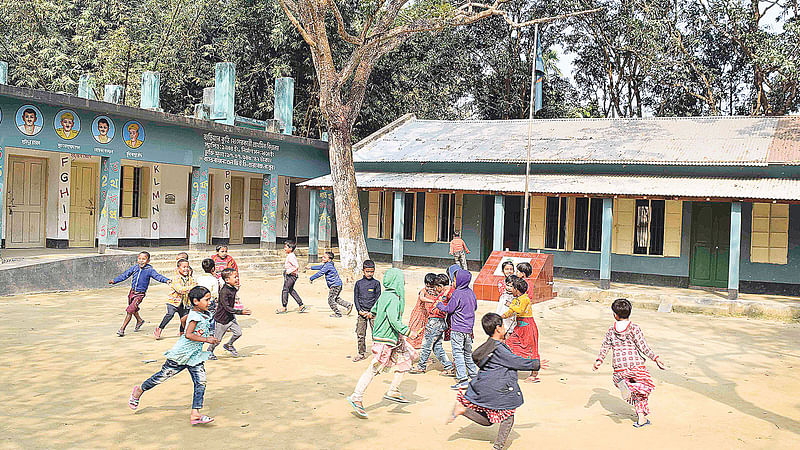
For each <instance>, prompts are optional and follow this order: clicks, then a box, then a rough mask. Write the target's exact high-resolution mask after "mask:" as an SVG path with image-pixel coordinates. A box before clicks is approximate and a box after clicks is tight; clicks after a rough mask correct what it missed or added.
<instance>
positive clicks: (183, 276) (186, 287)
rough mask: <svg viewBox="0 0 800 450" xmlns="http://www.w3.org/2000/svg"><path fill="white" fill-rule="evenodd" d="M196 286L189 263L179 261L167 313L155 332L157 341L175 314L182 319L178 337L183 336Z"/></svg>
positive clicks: (171, 285) (183, 260) (168, 298)
mask: <svg viewBox="0 0 800 450" xmlns="http://www.w3.org/2000/svg"><path fill="white" fill-rule="evenodd" d="M195 286H197V283H195V281H194V279H193V278H192V276H191V275H189V261H187V260H185V259H179V260H178V267H177V268H176V269H175V278H173V279H172V281H171V282H170V284H169V287H171V288H172V292H170V294H169V297H167V313H166V314H164V318H163V319H161V323H160V324H159V325H158V327H156V330H155V331H154V332H153V336H155V337H156V339H161V332H162V331H163V330H164V328H166V327H167V324H168V323H169V321H170V320H172V317H173V316H174V315H175V313H178V317H179V318H180V319H181V325H180V329H179V330H178V336H180V335H182V334H183V329H184V326H185V324H186V322H185V321H186V315H187V314H189V309H190V307H191V306H190V304H189V291H190V290H191V289H192V288H193V287H195ZM209 295H210V294H209Z"/></svg>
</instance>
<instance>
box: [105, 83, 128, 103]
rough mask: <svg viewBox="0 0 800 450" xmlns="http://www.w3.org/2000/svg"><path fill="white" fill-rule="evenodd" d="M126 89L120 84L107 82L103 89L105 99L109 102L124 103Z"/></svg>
mask: <svg viewBox="0 0 800 450" xmlns="http://www.w3.org/2000/svg"><path fill="white" fill-rule="evenodd" d="M124 93H125V89H124V88H123V87H122V86H120V85H118V84H107V85H106V87H105V88H104V89H103V101H104V102H107V103H114V104H117V105H121V104H122V97H123V94H124Z"/></svg>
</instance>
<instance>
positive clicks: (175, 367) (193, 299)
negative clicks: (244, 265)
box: [128, 286, 219, 425]
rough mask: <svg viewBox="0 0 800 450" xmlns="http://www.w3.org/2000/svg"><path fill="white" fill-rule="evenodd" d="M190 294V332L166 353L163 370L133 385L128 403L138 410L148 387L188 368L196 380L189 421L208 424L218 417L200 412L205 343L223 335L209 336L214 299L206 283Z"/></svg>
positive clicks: (196, 423) (204, 372)
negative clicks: (210, 306) (212, 301)
mask: <svg viewBox="0 0 800 450" xmlns="http://www.w3.org/2000/svg"><path fill="white" fill-rule="evenodd" d="M187 296H188V299H189V302H190V303H191V305H192V311H191V312H189V315H188V316H187V320H186V334H184V335H183V336H181V337H180V338H178V342H176V343H175V345H174V346H173V347H172V348H171V349H170V350H169V351H167V352H166V353H164V355H165V356H166V357H167V360H166V361H165V362H164V365H163V366H161V370H159V371H158V372H156V373H155V374H153V376H151V377H150V378H148V379H146V380H145V381H144V382H143V383H142V384H141V385H137V386H134V387H133V392H131V396H130V398H129V399H128V406H129V407H130V408H131V409H132V410H134V411H135V410H136V409H137V408H138V407H139V401H140V400H141V398H142V394H144V393H145V391H149V390H150V389H153V388H154V387H156V386H158V385H159V384H161V383H163V382H165V381H167V380H168V379H169V378H172V377H173V376H175V375H177V374H178V373H179V372H181V371H183V370H184V369H186V370H188V371H189V375H191V377H192V382H193V383H194V394H193V395H192V412H191V413H190V414H189V423H191V424H192V425H205V424H208V423H211V422H213V421H214V418H213V417H208V416H206V415H204V414H201V413H200V410H201V409H202V408H203V396H204V395H205V392H206V368H205V365H204V364H203V363H204V362H205V361H206V360H207V359H208V356H209V353H208V352H204V351H203V344H205V343H208V344H215V343H218V342H219V339H217V338H215V337H212V336H209V334H210V333H209V327H210V321H211V315H210V314H209V313H208V304H209V302H210V301H211V293H210V292H208V289H206V288H204V287H202V286H196V287H194V288H192V290H190V291H189V293H188V295H187Z"/></svg>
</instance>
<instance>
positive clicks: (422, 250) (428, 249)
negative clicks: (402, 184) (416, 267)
mask: <svg viewBox="0 0 800 450" xmlns="http://www.w3.org/2000/svg"><path fill="white" fill-rule="evenodd" d="M358 200H359V203H360V204H361V222H362V223H363V224H364V235H365V236H366V233H367V219H368V218H367V215H368V214H369V193H368V192H364V191H361V192H359V193H358ZM482 213H483V196H482V195H469V194H467V195H464V210H463V215H462V226H461V232H462V233H461V234H462V236H461V237H462V239H464V242H466V244H467V247H468V248H469V251H470V254H469V255H467V259H468V260H470V261H479V260H480V259H481V239H480V237H481V224H482V223H483V217H482ZM416 217H417V229H416V236H415V238H416V239H415V240H414V241H403V254H404V255H405V256H420V257H427V258H448V259H449V258H451V256H450V254H449V253H450V244H449V243H442V242H436V243H431V242H424V238H425V194H422V193H418V194H417V209H416ZM367 249H368V250H369V251H370V253H373V252H374V253H381V254H387V255H391V254H392V240H391V239H367Z"/></svg>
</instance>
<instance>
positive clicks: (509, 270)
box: [495, 261, 517, 333]
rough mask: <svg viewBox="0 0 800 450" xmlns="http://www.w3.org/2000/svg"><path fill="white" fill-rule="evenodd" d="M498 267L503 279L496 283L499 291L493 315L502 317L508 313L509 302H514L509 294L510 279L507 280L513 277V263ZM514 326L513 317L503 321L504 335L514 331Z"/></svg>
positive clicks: (515, 322) (514, 318)
mask: <svg viewBox="0 0 800 450" xmlns="http://www.w3.org/2000/svg"><path fill="white" fill-rule="evenodd" d="M500 267H501V269H502V271H503V279H502V280H500V281H498V282H497V289H498V290H499V291H500V300H498V302H497V309H496V310H495V313H496V314H498V315H500V316H502V315H503V314H505V313H506V311H508V307H509V306H511V302H512V301H514V296H513V295H512V294H511V289H512V286H511V279H510V278H509V277H510V276H511V275H514V263H513V262H511V261H506V262H504V263H503V264H502V265H501V266H500ZM516 324H517V319H516V317H514V316H511V317H509V318H508V319H503V326H504V327H505V329H506V333H511V332H512V331H514V327H515V326H516Z"/></svg>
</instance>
